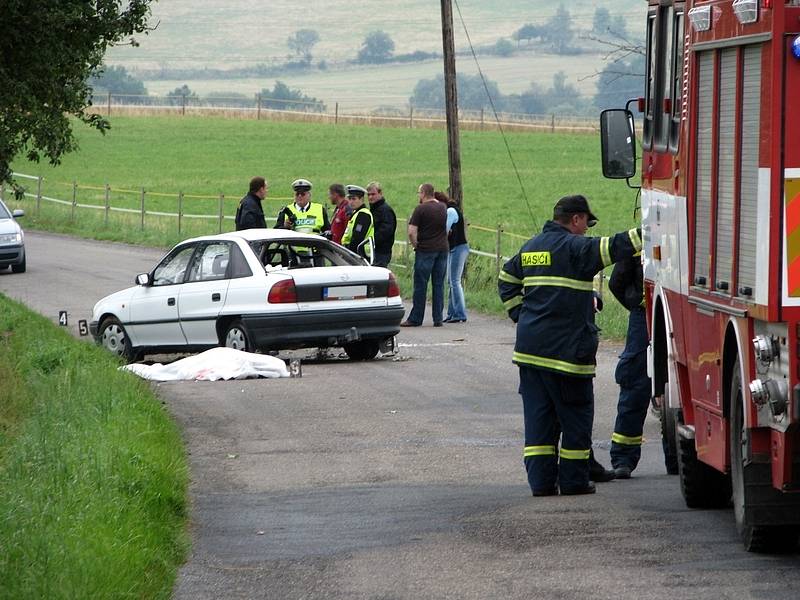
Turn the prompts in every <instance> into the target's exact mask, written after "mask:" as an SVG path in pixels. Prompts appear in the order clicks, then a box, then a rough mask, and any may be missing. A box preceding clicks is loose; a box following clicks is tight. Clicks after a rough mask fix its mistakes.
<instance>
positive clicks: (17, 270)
mask: <svg viewBox="0 0 800 600" xmlns="http://www.w3.org/2000/svg"><path fill="white" fill-rule="evenodd" d="M11 272H12V273H24V272H25V257H24V256H23V257H22V262H21V263H19V264H18V265H11Z"/></svg>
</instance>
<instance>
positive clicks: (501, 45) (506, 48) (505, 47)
mask: <svg viewBox="0 0 800 600" xmlns="http://www.w3.org/2000/svg"><path fill="white" fill-rule="evenodd" d="M494 53H495V54H496V55H497V56H511V55H512V54H514V44H512V43H511V42H509V41H508V40H507V39H506V38H500V39H499V40H497V42H495V44H494Z"/></svg>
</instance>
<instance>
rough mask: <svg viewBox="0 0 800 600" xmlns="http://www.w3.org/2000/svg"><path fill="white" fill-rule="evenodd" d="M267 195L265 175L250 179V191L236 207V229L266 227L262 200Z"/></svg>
mask: <svg viewBox="0 0 800 600" xmlns="http://www.w3.org/2000/svg"><path fill="white" fill-rule="evenodd" d="M266 195H267V180H266V179H264V178H263V177H253V178H252V179H251V180H250V191H249V192H248V193H247V195H246V196H245V197H244V198H242V199H241V201H240V202H239V208H237V209H236V231H241V230H242V229H259V228H260V229H266V228H267V222H266V221H265V220H264V209H263V208H262V207H261V201H262V200H263V199H264V198H265V197H266Z"/></svg>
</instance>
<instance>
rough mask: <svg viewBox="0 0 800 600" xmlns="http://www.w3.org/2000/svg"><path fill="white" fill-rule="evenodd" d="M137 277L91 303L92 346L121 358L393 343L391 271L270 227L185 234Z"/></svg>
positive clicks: (373, 349) (395, 307) (359, 356)
mask: <svg viewBox="0 0 800 600" xmlns="http://www.w3.org/2000/svg"><path fill="white" fill-rule="evenodd" d="M136 284H137V285H135V286H134V287H130V288H128V289H125V290H122V291H120V292H116V293H114V294H111V295H110V296H106V297H105V298H103V299H102V300H100V301H99V302H98V303H97V304H96V305H95V307H94V311H93V314H92V321H91V324H90V330H91V332H92V334H93V335H94V337H95V339H96V341H97V342H98V343H99V344H100V345H102V346H103V347H105V348H106V349H108V350H110V351H111V352H113V353H115V354H117V355H118V356H121V357H123V358H125V359H126V360H128V361H132V360H138V359H140V358H141V357H142V356H143V355H144V354H148V353H150V354H153V353H166V352H194V351H200V350H205V349H208V348H211V347H214V346H227V347H230V348H237V349H241V350H247V351H256V350H260V351H270V350H280V349H291V348H306V347H319V348H327V347H334V346H339V347H342V348H344V351H345V352H346V353H347V354H348V356H349V357H350V358H351V359H354V360H368V359H372V358H374V357H375V356H376V355H377V354H378V351H379V349H380V348H381V344H385V343H388V342H391V341H392V340H393V338H394V336H395V335H396V334H397V333H398V332H399V330H400V329H399V326H400V321H401V320H402V318H403V312H404V310H403V303H402V300H401V298H400V289H399V287H398V286H397V281H396V280H395V277H394V274H393V273H392V272H391V271H390V270H388V269H384V268H382V267H372V266H369V265H367V264H366V263H365V261H364V260H363V259H362V258H360V257H359V256H357V255H356V254H354V253H352V252H350V251H349V250H347V249H345V248H343V247H342V246H340V245H338V244H335V243H333V242H331V241H329V240H326V239H325V238H322V237H319V236H316V235H310V234H303V233H295V232H293V231H285V230H279V229H250V230H246V231H237V232H234V233H227V234H221V235H214V236H207V237H199V238H194V239H190V240H186V241H185V242H181V243H180V244H178V245H177V246H175V247H174V248H173V249H172V250H171V251H170V252H169V253H168V254H167V255H166V256H165V257H164V258H163V259H162V260H161V261H160V262H159V263H158V264H157V265H156V266H155V268H154V269H153V270H152V271H151V272H150V273H142V274H141V275H138V276H137V277H136Z"/></svg>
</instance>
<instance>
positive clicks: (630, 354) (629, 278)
mask: <svg viewBox="0 0 800 600" xmlns="http://www.w3.org/2000/svg"><path fill="white" fill-rule="evenodd" d="M608 288H609V289H610V290H611V293H612V294H614V297H615V298H616V299H617V300H618V301H619V303H620V304H622V306H624V307H625V308H627V309H628V310H629V311H630V314H629V315H628V332H627V334H626V336H625V349H624V350H623V351H622V354H620V355H619V362H617V368H616V371H615V372H614V377H615V379H616V381H617V384H618V385H619V400H618V402H617V419H616V422H615V423H614V434H613V435H612V436H611V466H612V467H613V468H614V474H615V475H616V477H617V479H630V476H631V473H632V472H633V470H634V469H636V466H637V465H638V464H639V458H640V457H641V455H642V431H643V429H644V421H645V418H646V417H647V410H648V408H649V407H650V378H649V377H648V376H647V346H648V336H647V319H646V317H645V310H644V274H643V271H642V259H641V253H637V254H636V255H634V256H633V257H631V258H628V259H626V260H623V261H620V262H618V263H617V264H616V265H614V270H613V271H612V273H611V279H610V280H609V282H608ZM664 461H665V464H666V467H667V472H668V473H677V471H678V465H677V459H676V457H675V456H671V455H669V453H668V450H667V446H666V444H664Z"/></svg>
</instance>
